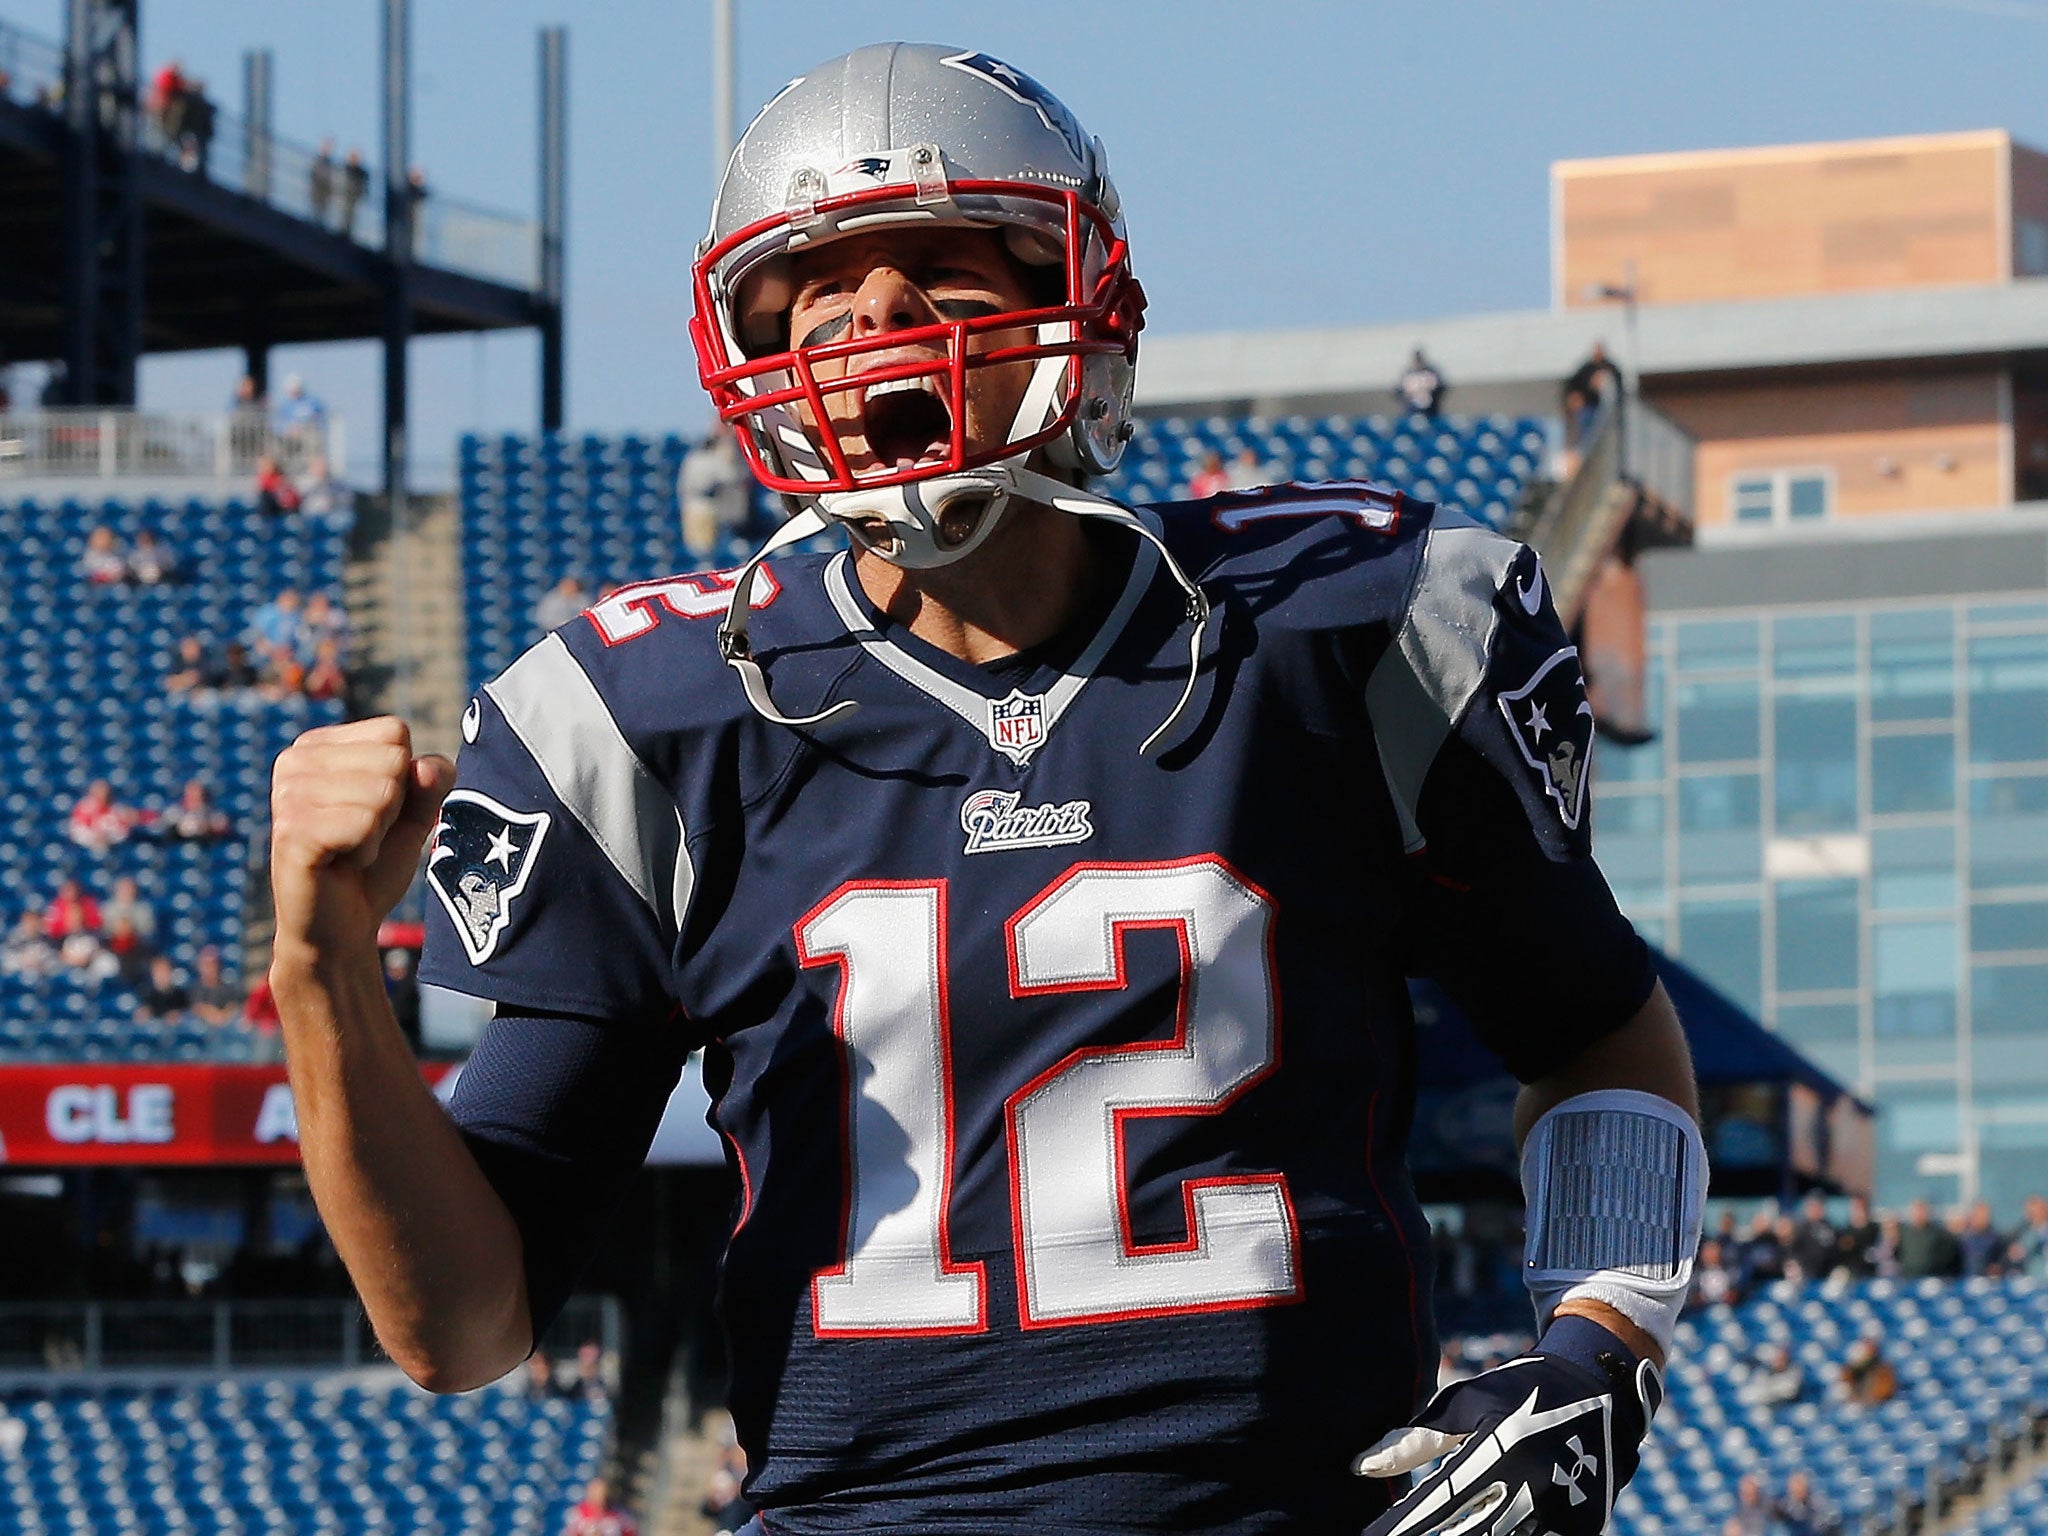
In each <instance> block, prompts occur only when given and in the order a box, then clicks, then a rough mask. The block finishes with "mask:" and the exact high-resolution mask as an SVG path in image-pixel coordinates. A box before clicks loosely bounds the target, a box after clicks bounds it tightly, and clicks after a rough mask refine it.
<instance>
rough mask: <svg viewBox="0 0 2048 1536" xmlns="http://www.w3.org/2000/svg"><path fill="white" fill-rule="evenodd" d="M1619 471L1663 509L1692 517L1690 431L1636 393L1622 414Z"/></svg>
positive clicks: (1681, 516)
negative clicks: (1625, 411) (1624, 413)
mask: <svg viewBox="0 0 2048 1536" xmlns="http://www.w3.org/2000/svg"><path fill="white" fill-rule="evenodd" d="M1622 428H1623V436H1622V445H1621V473H1622V475H1623V477H1624V478H1626V479H1627V480H1628V481H1629V482H1630V483H1631V484H1633V485H1635V486H1636V487H1637V488H1638V489H1640V490H1642V491H1644V492H1646V493H1648V494H1649V495H1650V496H1651V497H1653V498H1655V499H1656V501H1657V502H1658V503H1659V504H1660V505H1661V506H1662V507H1663V508H1664V510H1665V511H1666V512H1667V513H1671V514H1674V515H1676V516H1677V517H1678V518H1679V519H1680V520H1681V521H1683V522H1687V523H1690V522H1691V521H1692V518H1693V485H1694V481H1693V463H1692V456H1693V440H1692V436H1691V434H1690V433H1688V432H1687V431H1686V430H1685V429H1684V428H1683V427H1680V426H1679V425H1678V424H1677V423H1676V422H1674V421H1672V419H1671V418H1670V417H1669V416H1666V415H1665V414H1664V413H1663V412H1662V411H1660V410H1658V409H1657V408H1656V407H1655V406H1653V405H1651V404H1650V403H1649V402H1648V401H1646V400H1644V399H1642V398H1641V397H1640V396H1637V397H1635V398H1633V399H1631V400H1630V401H1629V402H1628V409H1627V414H1626V415H1624V417H1623V418H1622Z"/></svg>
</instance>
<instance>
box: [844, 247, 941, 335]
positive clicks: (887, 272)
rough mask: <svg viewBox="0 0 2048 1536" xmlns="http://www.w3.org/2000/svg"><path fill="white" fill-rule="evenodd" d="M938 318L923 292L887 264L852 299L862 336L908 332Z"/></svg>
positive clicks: (870, 274) (929, 323) (865, 281)
mask: <svg viewBox="0 0 2048 1536" xmlns="http://www.w3.org/2000/svg"><path fill="white" fill-rule="evenodd" d="M938 318H939V315H938V312H937V311H936V310H934V309H933V308H932V302H931V300H930V299H928V298H926V297H925V295H924V290H923V289H922V288H920V287H918V286H917V284H915V283H913V282H912V281H911V280H910V279H909V278H908V277H906V276H904V274H903V273H902V272H900V271H898V270H897V269H896V268H895V267H892V266H890V265H889V264H887V263H886V262H884V263H883V264H881V265H879V266H877V267H875V268H873V269H872V270H871V271H870V272H869V273H868V275H867V276H866V277H865V278H864V279H862V281H861V285H860V291H859V292H857V293H856V294H855V295H854V297H853V326H854V330H855V331H856V332H857V333H859V334H860V335H863V336H877V335H886V334H888V333H889V332H890V331H907V330H909V329H911V328H912V327H914V326H920V325H931V324H933V323H934V322H936V321H937V320H938Z"/></svg>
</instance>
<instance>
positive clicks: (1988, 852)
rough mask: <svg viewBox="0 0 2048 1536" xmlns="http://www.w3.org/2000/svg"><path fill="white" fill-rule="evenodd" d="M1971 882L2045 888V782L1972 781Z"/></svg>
mask: <svg viewBox="0 0 2048 1536" xmlns="http://www.w3.org/2000/svg"><path fill="white" fill-rule="evenodd" d="M1970 884H1971V885H1973V886H1975V887H1977V888H1978V889H1979V890H1996V889H1998V888H2000V887H2002V886H2013V885H2048V778H2038V777H2035V776H2032V775H2020V774H2013V775H2010V776H2008V777H2004V778H1995V779H1975V780H1972V781H1971V784H1970Z"/></svg>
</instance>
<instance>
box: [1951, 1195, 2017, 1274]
mask: <svg viewBox="0 0 2048 1536" xmlns="http://www.w3.org/2000/svg"><path fill="white" fill-rule="evenodd" d="M2006 1246H2007V1245H2006V1239H2005V1235H2004V1234H2003V1233H2001V1232H2000V1231H1999V1230H1998V1229H1997V1228H1996V1227H1994V1226H1993V1225H1992V1224H1991V1203H1990V1202H1989V1201H1988V1200H1979V1201H1977V1202H1975V1203H1974V1204H1973V1205H1971V1207H1970V1209H1969V1211H1968V1212H1967V1213H1966V1214H1965V1215H1964V1217H1963V1230H1962V1233H1961V1235H1960V1236H1958V1237H1957V1239H1956V1247H1957V1249H1958V1251H1959V1253H1960V1256H1961V1258H1962V1261H1963V1273H1964V1274H1966V1275H1970V1276H1977V1275H2002V1274H2004V1273H2005V1250H2006Z"/></svg>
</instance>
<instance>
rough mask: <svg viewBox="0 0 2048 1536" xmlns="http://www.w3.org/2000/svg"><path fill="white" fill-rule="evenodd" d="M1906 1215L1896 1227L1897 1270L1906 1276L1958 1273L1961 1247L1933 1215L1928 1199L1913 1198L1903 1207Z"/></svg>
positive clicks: (1960, 1263)
mask: <svg viewBox="0 0 2048 1536" xmlns="http://www.w3.org/2000/svg"><path fill="white" fill-rule="evenodd" d="M1906 1217H1907V1220H1906V1224H1905V1226H1903V1227H1902V1228H1900V1229H1899V1273H1900V1274H1901V1275H1903V1276H1904V1277H1905V1278H1906V1279H1908V1280H1919V1279H1922V1278H1924V1277H1925V1276H1928V1275H1941V1276H1950V1275H1959V1274H1961V1273H1962V1272H1963V1251H1962V1248H1961V1246H1960V1245H1959V1244H1958V1243H1957V1242H1956V1239H1955V1234H1954V1233H1953V1232H1951V1231H1949V1229H1948V1228H1947V1227H1946V1226H1944V1225H1942V1223H1940V1222H1938V1221H1936V1220H1935V1219H1934V1216H1933V1214H1932V1213H1931V1212H1930V1211H1929V1210H1928V1206H1927V1202H1926V1201H1925V1200H1915V1201H1914V1202H1913V1203H1912V1204H1911V1205H1909V1206H1908V1207H1906Z"/></svg>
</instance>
